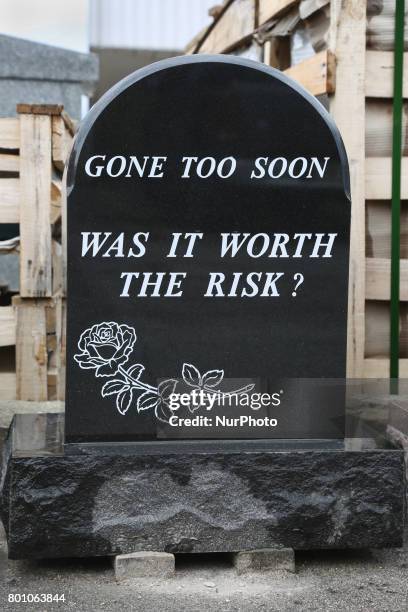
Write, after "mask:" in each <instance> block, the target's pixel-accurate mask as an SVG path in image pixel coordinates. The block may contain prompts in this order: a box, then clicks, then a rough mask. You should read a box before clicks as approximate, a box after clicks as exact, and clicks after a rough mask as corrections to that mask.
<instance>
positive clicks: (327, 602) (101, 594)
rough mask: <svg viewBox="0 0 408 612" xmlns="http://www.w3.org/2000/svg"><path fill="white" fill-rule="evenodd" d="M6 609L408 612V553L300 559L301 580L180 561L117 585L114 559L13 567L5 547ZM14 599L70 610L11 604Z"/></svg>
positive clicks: (0, 598) (224, 564)
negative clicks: (30, 596)
mask: <svg viewBox="0 0 408 612" xmlns="http://www.w3.org/2000/svg"><path fill="white" fill-rule="evenodd" d="M0 555H1V557H0V563H1V565H0V570H1V572H2V573H3V577H4V579H3V580H2V581H1V587H0V609H1V610H4V611H8V610H12V611H16V610H24V609H25V610H29V611H30V612H31V611H35V610H41V611H48V612H49V611H51V610H79V611H81V612H88V611H92V612H94V611H103V610H106V611H112V612H113V611H115V612H121V611H127V610H129V611H130V610H138V611H146V610H149V612H155V611H156V610H160V612H167V611H169V612H170V611H174V612H183V611H186V612H187V611H188V612H196V611H197V612H198V611H200V612H201V611H205V612H209V611H213V610H214V611H217V612H224V611H225V612H227V611H233V610H234V611H241V610H242V611H243V612H251V611H255V610H256V611H257V610H276V611H279V612H282V611H286V610H290V611H296V610H299V611H302V612H303V611H306V610H313V611H320V610H321V611H325V612H329V611H330V610H335V611H336V612H341V611H343V610H344V611H347V612H353V611H361V612H363V611H364V612H373V611H377V610H378V611H380V610H381V611H387V612H396V611H401V612H402V611H404V612H405V611H407V610H408V580H407V573H408V550H407V549H404V550H403V549H398V550H389V551H365V552H360V551H358V552H357V551H354V552H353V551H335V552H318V553H317V552H314V553H299V554H297V555H296V567H297V573H296V574H289V573H274V574H258V575H251V576H236V574H235V570H234V569H233V567H232V565H231V562H230V559H229V558H228V556H226V555H208V556H207V555H195V556H194V555H185V556H177V558H176V576H175V577H174V578H171V579H167V580H159V579H157V578H155V579H139V580H138V581H137V582H136V581H135V582H127V583H120V584H117V583H116V582H115V579H114V575H113V569H112V567H111V564H110V561H109V559H89V560H88V559H87V560H75V559H69V560H66V559H64V560H58V561H56V560H49V561H41V562H40V561H37V562H27V561H9V560H8V559H7V549H6V544H5V542H3V543H2V545H1V551H0ZM12 593H53V594H56V593H58V594H62V593H63V594H64V595H65V603H61V602H60V603H53V604H50V603H49V604H33V603H26V604H24V603H9V602H8V598H9V594H12Z"/></svg>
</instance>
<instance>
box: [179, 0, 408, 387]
mask: <svg viewBox="0 0 408 612" xmlns="http://www.w3.org/2000/svg"><path fill="white" fill-rule="evenodd" d="M297 6H298V2H297V1H296V0H294V1H293V0H258V1H257V0H252V1H251V0H232V1H229V2H226V3H224V5H223V8H222V10H221V11H219V12H218V13H217V15H216V18H215V20H214V23H213V24H212V25H211V26H210V27H209V28H208V29H207V31H205V32H203V33H201V36H200V37H198V38H197V39H196V40H195V42H194V44H193V45H191V46H190V48H189V49H188V52H190V53H202V52H207V53H208V52H211V53H229V52H234V53H237V52H238V50H239V49H240V48H242V47H243V46H248V45H252V44H257V45H259V44H262V45H263V50H264V52H263V58H264V62H265V63H266V64H268V65H271V66H273V67H275V68H279V69H282V70H284V72H285V73H286V74H287V75H288V76H289V77H291V78H292V79H294V80H296V81H298V82H299V83H300V84H301V85H302V86H303V87H305V89H307V90H308V91H309V92H310V93H312V94H313V95H315V96H324V98H325V103H326V105H327V106H328V107H329V111H330V113H331V114H332V115H333V117H334V119H335V121H336V123H337V125H338V127H339V129H340V132H341V134H342V137H343V140H344V143H345V146H346V149H347V154H348V158H349V163H350V173H351V191H352V224H351V250H350V284H349V315H348V349H347V372H348V376H349V377H354V378H362V377H369V378H372V377H374V378H377V377H378V378H388V377H389V356H388V336H387V334H385V335H384V342H383V345H382V347H381V348H380V352H379V354H378V355H372V354H371V352H372V351H371V350H368V349H369V348H370V347H368V346H367V340H366V329H368V330H369V331H370V334H368V336H372V335H375V327H376V325H377V324H378V322H380V324H381V327H382V328H386V327H387V325H388V319H389V309H387V308H384V309H380V310H381V321H378V319H376V317H377V316H379V315H378V313H377V314H375V312H377V311H376V310H375V309H372V308H370V304H371V303H374V302H375V303H377V302H379V303H381V304H384V305H385V304H389V300H390V259H389V254H387V257H374V258H373V257H369V256H367V255H366V251H367V250H368V249H369V248H372V243H373V242H374V247H375V241H376V239H378V237H379V236H382V239H383V242H384V231H385V230H384V228H383V227H378V226H377V227H376V228H375V230H374V232H373V233H370V232H371V231H372V228H371V225H372V223H375V218H376V215H375V214H374V212H375V211H374V212H373V207H374V209H375V207H376V203H378V205H381V206H382V205H383V204H385V203H386V205H388V206H389V211H390V210H391V203H390V200H391V140H390V138H391V122H392V115H391V112H390V111H391V100H392V97H393V63H394V59H393V52H392V51H380V50H378V51H377V50H367V49H366V27H367V24H366V10H367V0H331V3H330V26H329V30H328V42H327V48H326V49H325V50H324V51H321V52H319V53H316V54H315V55H314V56H313V57H311V58H309V59H307V60H305V61H303V62H301V63H298V64H296V65H295V66H292V67H288V65H289V60H288V41H289V37H288V36H286V37H279V38H273V37H270V36H269V37H268V31H270V29H271V28H273V26H274V24H275V23H276V21H277V20H278V19H279V18H281V17H285V16H287V15H288V14H289V11H293V10H296V7H297ZM237 21H240V24H239V23H237ZM233 22H234V26H233V27H232V23H233ZM251 27H252V31H251ZM237 33H238V34H237ZM403 95H404V98H407V99H408V53H405V56H404V86H403ZM376 104H377V105H378V104H379V105H382V106H380V107H377V106H376ZM384 105H385V106H384ZM380 108H381V109H382V115H381V116H380V115H378V114H377V115H376V113H377V112H378V110H379V109H380ZM366 120H367V122H368V125H367V129H366ZM381 128H383V131H384V134H383V138H380V144H381V146H382V148H383V149H386V150H387V156H386V157H384V156H383V157H378V153H377V150H376V148H378V147H377V145H378V141H379V138H378V136H379V132H380V130H381ZM373 129H374V131H375V133H374V134H373ZM404 130H405V131H406V132H408V128H407V127H406V126H405V127H404ZM385 132H386V133H385ZM388 137H389V143H388V141H387V138H388ZM407 138H408V137H407V136H406V135H405V141H407ZM367 143H368V148H367V151H366V144H367ZM404 155H407V147H405V148H404ZM401 185H402V192H401V199H402V200H408V157H404V158H403V160H402V180H401ZM403 214H406V213H403ZM377 217H378V218H380V217H379V215H377ZM367 218H369V220H370V227H368V225H367ZM388 231H389V230H388ZM367 237H368V238H369V240H368V242H367ZM366 242H367V244H366ZM388 242H389V240H388ZM370 245H371V247H370ZM366 247H367V248H366ZM373 250H378V249H376V248H374V249H373ZM407 288H408V258H407V259H402V260H401V295H400V299H401V302H403V301H408V289H407ZM384 317H385V319H384ZM371 330H373V331H371ZM402 352H403V353H404V354H405V353H407V354H408V344H407V346H405V347H402ZM368 355H369V356H368ZM406 374H408V358H401V359H400V376H401V377H405V375H406Z"/></svg>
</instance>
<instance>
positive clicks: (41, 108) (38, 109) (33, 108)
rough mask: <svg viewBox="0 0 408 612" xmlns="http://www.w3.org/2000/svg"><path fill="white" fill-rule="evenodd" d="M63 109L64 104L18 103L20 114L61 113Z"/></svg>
mask: <svg viewBox="0 0 408 612" xmlns="http://www.w3.org/2000/svg"><path fill="white" fill-rule="evenodd" d="M63 110H64V105H63V104H17V112H18V113H19V114H29V115H60V114H61V113H62V111H63Z"/></svg>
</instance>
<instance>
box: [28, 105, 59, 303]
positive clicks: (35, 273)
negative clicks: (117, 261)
mask: <svg viewBox="0 0 408 612" xmlns="http://www.w3.org/2000/svg"><path fill="white" fill-rule="evenodd" d="M20 128H21V135H20V140H21V148H20V158H21V162H20V237H21V252H20V294H21V295H22V297H46V296H51V295H52V262H51V225H50V217H51V117H50V116H49V115H28V114H21V115H20Z"/></svg>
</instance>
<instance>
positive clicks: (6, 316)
mask: <svg viewBox="0 0 408 612" xmlns="http://www.w3.org/2000/svg"><path fill="white" fill-rule="evenodd" d="M15 343H16V320H15V314H14V309H13V307H12V306H0V346H13V345H14V344H15Z"/></svg>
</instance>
